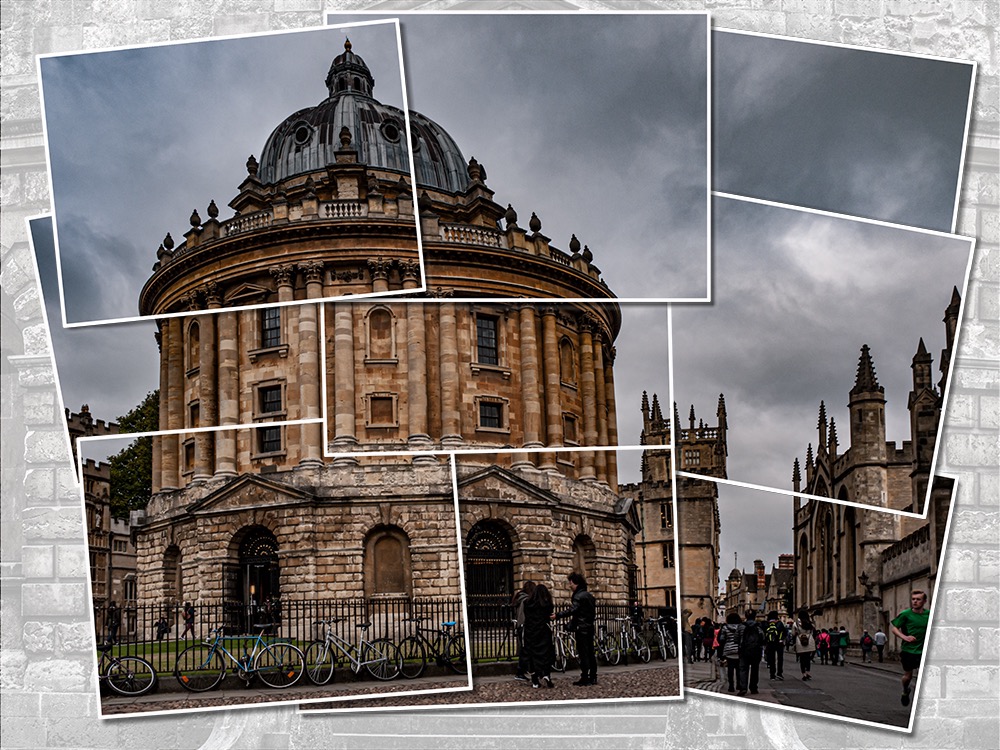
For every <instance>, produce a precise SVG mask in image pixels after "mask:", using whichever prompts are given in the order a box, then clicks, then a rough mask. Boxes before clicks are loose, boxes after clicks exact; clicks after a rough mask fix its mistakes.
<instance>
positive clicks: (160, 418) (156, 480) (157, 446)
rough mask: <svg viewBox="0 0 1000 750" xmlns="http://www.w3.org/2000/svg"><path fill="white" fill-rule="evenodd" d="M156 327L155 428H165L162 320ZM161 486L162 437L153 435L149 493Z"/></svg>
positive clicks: (165, 394) (164, 364)
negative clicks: (157, 388)
mask: <svg viewBox="0 0 1000 750" xmlns="http://www.w3.org/2000/svg"><path fill="white" fill-rule="evenodd" d="M156 323H157V328H156V333H155V334H154V336H155V337H156V351H157V353H158V354H159V357H160V398H159V407H158V408H159V411H158V412H157V417H156V428H157V429H158V430H163V429H165V427H164V425H165V424H166V421H167V402H166V398H167V388H168V386H167V361H166V358H165V357H164V356H163V332H162V326H163V321H162V320H158V321H156ZM162 486H163V438H162V437H154V438H153V477H152V483H151V487H150V490H151V493H152V494H154V495H155V494H156V493H157V492H159V491H160V488H161V487H162Z"/></svg>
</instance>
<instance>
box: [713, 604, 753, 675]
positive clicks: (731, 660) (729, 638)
mask: <svg viewBox="0 0 1000 750" xmlns="http://www.w3.org/2000/svg"><path fill="white" fill-rule="evenodd" d="M743 629H744V627H743V623H742V622H741V621H740V616H739V615H738V614H736V613H735V612H730V613H729V614H728V615H727V616H726V624H725V625H723V626H722V627H721V628H719V650H720V651H721V652H722V658H723V659H725V660H726V677H727V678H728V680H729V692H730V693H737V694H738V695H746V694H747V687H746V684H745V683H744V682H743V679H742V678H743V674H742V672H741V671H740V641H742V640H743Z"/></svg>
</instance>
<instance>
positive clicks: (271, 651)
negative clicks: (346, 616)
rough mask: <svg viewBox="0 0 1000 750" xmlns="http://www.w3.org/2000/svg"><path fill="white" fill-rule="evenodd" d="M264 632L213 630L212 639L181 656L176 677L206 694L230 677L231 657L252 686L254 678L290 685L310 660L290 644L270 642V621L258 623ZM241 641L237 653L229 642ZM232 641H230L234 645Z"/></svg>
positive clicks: (276, 685) (186, 686)
mask: <svg viewBox="0 0 1000 750" xmlns="http://www.w3.org/2000/svg"><path fill="white" fill-rule="evenodd" d="M257 627H258V628H260V629H261V632H260V633H258V634H257V635H256V637H253V638H242V637H241V638H239V639H229V638H226V637H225V636H224V635H223V633H222V629H221V628H220V629H217V630H212V631H210V633H209V636H211V637H212V639H211V640H208V641H205V642H204V643H197V644H195V645H194V646H189V647H188V648H186V649H184V650H183V651H181V652H180V653H179V654H178V655H177V661H176V662H175V663H174V677H176V678H177V681H178V682H179V683H180V684H181V687H183V688H184V689H185V690H190V691H191V692H193V693H203V692H205V691H206V690H211V689H212V688H214V687H217V686H218V685H219V683H220V682H222V680H223V678H224V677H225V676H226V669H227V667H228V663H227V661H226V660H227V659H228V660H229V662H230V663H232V664H233V665H234V666H235V667H236V674H237V676H239V677H240V678H241V679H242V680H243V681H244V682H246V683H247V685H249V684H250V683H251V682H252V681H253V679H254V677H259V678H260V681H261V682H263V683H264V684H265V685H267V686H268V687H272V688H287V687H291V686H292V685H294V684H295V683H296V682H298V681H299V678H300V677H302V673H303V672H304V671H305V667H306V660H305V656H304V655H303V653H302V651H301V649H299V648H297V647H296V646H293V645H292V644H290V643H268V642H267V641H265V640H264V633H263V631H264V630H266V629H268V628H270V627H272V626H271V625H270V624H267V625H258V626H257ZM233 640H238V641H239V647H238V648H236V649H235V650H236V651H237V652H239V651H242V652H243V653H241V654H239V656H236V655H234V654H233V653H232V651H230V650H229V648H227V647H226V642H227V641H233ZM231 645H232V643H230V646H231Z"/></svg>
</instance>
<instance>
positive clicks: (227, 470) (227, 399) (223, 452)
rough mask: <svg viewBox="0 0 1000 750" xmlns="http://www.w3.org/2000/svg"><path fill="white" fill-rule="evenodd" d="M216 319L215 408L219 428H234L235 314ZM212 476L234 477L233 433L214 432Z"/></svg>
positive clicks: (237, 397)
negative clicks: (216, 369)
mask: <svg viewBox="0 0 1000 750" xmlns="http://www.w3.org/2000/svg"><path fill="white" fill-rule="evenodd" d="M216 318H217V319H218V321H217V324H218V350H219V383H218V386H219V387H218V394H219V396H218V399H219V402H218V409H219V424H220V425H235V424H239V421H240V375H239V313H238V312H236V311H235V310H227V311H226V312H220V313H219V314H218V315H217V316H216ZM215 476H217V477H234V476H236V431H235V430H220V431H219V432H217V433H215Z"/></svg>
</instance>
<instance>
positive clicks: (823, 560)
mask: <svg viewBox="0 0 1000 750" xmlns="http://www.w3.org/2000/svg"><path fill="white" fill-rule="evenodd" d="M835 547H836V537H834V534H833V514H832V513H830V512H829V511H826V512H824V513H823V515H822V516H820V519H819V545H818V551H819V554H818V555H817V558H818V559H817V562H818V564H819V579H818V580H819V593H820V595H821V596H823V597H830V596H833V593H834V589H833V580H834V579H833V571H834V550H835Z"/></svg>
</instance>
